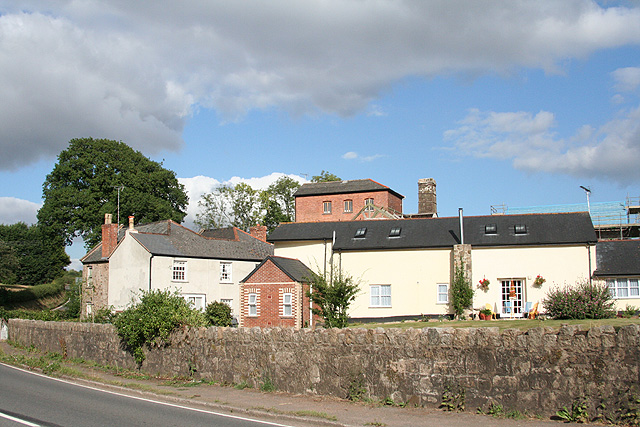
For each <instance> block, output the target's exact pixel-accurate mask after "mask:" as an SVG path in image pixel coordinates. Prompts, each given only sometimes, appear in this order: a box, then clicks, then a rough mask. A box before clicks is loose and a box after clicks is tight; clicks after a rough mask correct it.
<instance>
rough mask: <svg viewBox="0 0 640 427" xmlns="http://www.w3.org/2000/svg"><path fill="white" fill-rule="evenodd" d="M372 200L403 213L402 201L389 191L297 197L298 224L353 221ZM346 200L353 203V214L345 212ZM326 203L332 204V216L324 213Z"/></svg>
mask: <svg viewBox="0 0 640 427" xmlns="http://www.w3.org/2000/svg"><path fill="white" fill-rule="evenodd" d="M370 198H371V199H373V204H374V205H376V206H380V207H383V208H385V209H388V208H390V209H393V210H395V211H397V212H400V213H401V212H402V199H401V198H400V197H398V196H396V195H394V194H392V193H390V192H389V191H371V192H367V193H346V194H331V195H326V196H302V197H296V222H312V221H351V220H352V219H353V217H354V216H355V215H356V214H357V213H358V212H360V209H362V208H363V207H364V201H365V199H370ZM345 200H352V201H353V211H352V212H344V201H345ZM324 202H331V214H324V213H323V203H324Z"/></svg>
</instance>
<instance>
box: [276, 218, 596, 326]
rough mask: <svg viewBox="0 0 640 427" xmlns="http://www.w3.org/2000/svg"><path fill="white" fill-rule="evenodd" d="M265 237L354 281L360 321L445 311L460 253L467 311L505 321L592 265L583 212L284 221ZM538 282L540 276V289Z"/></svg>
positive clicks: (583, 275) (286, 252)
mask: <svg viewBox="0 0 640 427" xmlns="http://www.w3.org/2000/svg"><path fill="white" fill-rule="evenodd" d="M463 239H464V240H463ZM268 240H269V241H270V242H272V243H273V244H274V245H275V248H274V250H275V255H276V256H283V257H290V258H297V259H299V260H300V261H302V262H303V263H305V264H306V265H307V266H309V267H310V268H311V269H312V270H314V271H317V272H325V271H327V270H328V269H330V268H332V267H333V268H339V269H342V271H344V272H347V273H348V274H350V275H351V276H353V277H354V278H356V279H359V280H360V294H359V295H358V296H357V298H356V300H355V302H354V303H353V304H352V305H351V307H350V317H351V318H353V319H361V320H368V319H381V318H384V319H390V320H392V319H403V318H415V317H417V316H420V315H429V316H437V315H447V314H450V313H451V309H450V306H449V289H450V284H451V282H452V278H453V274H454V258H457V257H458V255H454V253H455V254H457V253H458V252H460V253H462V254H464V258H463V260H464V268H465V269H466V270H467V272H468V274H470V277H471V280H472V284H473V286H474V289H475V295H474V303H473V307H474V308H476V309H479V308H483V307H484V306H485V305H486V304H489V305H490V306H491V307H492V308H493V310H494V311H495V312H496V313H498V314H500V315H501V316H503V317H504V316H507V317H522V316H523V311H525V309H526V308H527V307H528V306H529V304H527V303H531V304H534V303H535V302H539V303H541V302H542V299H543V298H544V295H545V293H546V291H547V290H548V289H549V287H550V286H554V285H564V284H574V283H576V282H577V281H580V280H589V278H590V277H591V274H592V273H593V270H595V267H596V264H595V244H596V234H595V231H594V229H593V225H592V223H591V219H590V217H589V215H588V214H587V213H586V212H582V213H567V214H530V215H490V216H474V217H466V218H457V217H454V218H429V219H398V220H370V221H342V222H325V223H290V224H281V225H280V226H279V227H278V228H276V229H275V230H274V231H273V233H271V234H270V236H269V239H268ZM538 276H541V277H542V278H544V279H545V282H544V283H543V284H542V285H541V286H539V287H537V286H535V285H534V282H535V280H536V277H538ZM482 279H488V280H489V282H490V284H489V287H488V289H487V290H486V291H484V290H481V289H478V288H477V285H478V283H479V282H480V280H482ZM512 291H513V293H515V296H514V295H513V293H512ZM542 309H543V308H542Z"/></svg>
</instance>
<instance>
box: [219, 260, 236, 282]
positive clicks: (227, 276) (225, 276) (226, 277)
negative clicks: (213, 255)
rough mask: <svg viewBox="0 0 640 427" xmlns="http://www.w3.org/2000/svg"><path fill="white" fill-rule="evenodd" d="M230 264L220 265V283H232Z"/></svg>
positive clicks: (222, 263)
mask: <svg viewBox="0 0 640 427" xmlns="http://www.w3.org/2000/svg"><path fill="white" fill-rule="evenodd" d="M231 267H232V264H231V263H230V262H221V263H220V283H232V282H233V280H232V276H231V270H232V268H231Z"/></svg>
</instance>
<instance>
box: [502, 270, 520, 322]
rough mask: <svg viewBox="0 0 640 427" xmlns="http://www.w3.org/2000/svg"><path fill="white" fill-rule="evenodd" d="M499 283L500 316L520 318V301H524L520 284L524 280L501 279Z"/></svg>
mask: <svg viewBox="0 0 640 427" xmlns="http://www.w3.org/2000/svg"><path fill="white" fill-rule="evenodd" d="M501 283H502V289H501V293H500V294H501V297H502V313H500V316H501V317H522V301H523V300H524V295H523V294H522V292H523V289H522V284H523V283H524V279H502V280H501ZM514 294H515V295H514ZM509 306H510V307H511V309H510V310H509Z"/></svg>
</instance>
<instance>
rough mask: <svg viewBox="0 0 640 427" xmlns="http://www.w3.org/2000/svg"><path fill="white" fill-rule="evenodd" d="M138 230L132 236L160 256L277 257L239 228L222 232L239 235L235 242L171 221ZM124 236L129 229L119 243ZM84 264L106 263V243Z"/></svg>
mask: <svg viewBox="0 0 640 427" xmlns="http://www.w3.org/2000/svg"><path fill="white" fill-rule="evenodd" d="M136 231H137V232H136V233H130V234H129V237H131V238H133V239H135V240H136V241H138V242H139V243H140V245H142V246H143V247H144V248H145V249H146V250H147V251H148V252H149V253H151V254H152V255H157V256H170V257H184V258H208V259H228V260H245V261H261V260H263V259H264V258H265V257H267V256H269V255H273V246H272V245H271V244H269V243H266V242H263V241H261V240H259V239H256V238H255V237H253V236H251V235H249V234H248V233H245V232H244V231H242V230H239V229H235V228H232V229H231V230H230V231H229V230H227V231H222V232H220V233H219V234H220V235H224V236H235V237H236V238H235V239H234V240H231V239H217V238H211V237H205V236H203V235H200V234H197V233H195V232H193V231H192V230H189V229H188V228H186V227H183V226H181V225H180V224H178V223H176V222H173V221H171V220H167V221H158V222H154V223H151V224H142V225H138V226H136ZM211 234H214V235H215V234H216V233H215V232H213V233H211ZM124 236H125V230H124V229H122V228H121V229H120V231H119V233H118V243H119V242H121V241H122V239H123V238H124ZM81 261H82V262H83V263H85V264H86V263H92V262H100V261H105V260H104V259H103V258H102V244H101V243H100V244H98V245H97V246H96V247H94V248H93V249H92V250H91V251H90V252H89V253H88V254H87V255H85V257H84V258H82V259H81Z"/></svg>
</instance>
